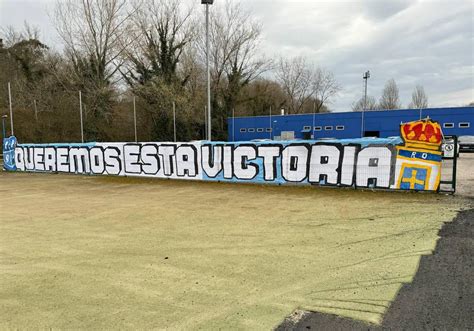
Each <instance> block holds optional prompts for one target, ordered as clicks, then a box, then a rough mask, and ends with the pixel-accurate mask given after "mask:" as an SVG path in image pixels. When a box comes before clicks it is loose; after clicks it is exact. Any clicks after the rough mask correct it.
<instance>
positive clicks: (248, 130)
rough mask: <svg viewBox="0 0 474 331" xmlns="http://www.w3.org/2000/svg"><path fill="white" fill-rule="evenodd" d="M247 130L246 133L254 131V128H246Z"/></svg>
mask: <svg viewBox="0 0 474 331" xmlns="http://www.w3.org/2000/svg"><path fill="white" fill-rule="evenodd" d="M247 132H248V133H254V132H255V128H248V129H247Z"/></svg>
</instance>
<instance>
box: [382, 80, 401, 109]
mask: <svg viewBox="0 0 474 331" xmlns="http://www.w3.org/2000/svg"><path fill="white" fill-rule="evenodd" d="M379 108H380V109H399V108H401V104H400V97H399V91H398V86H397V83H396V82H395V80H394V79H393V78H392V79H390V80H389V81H387V83H386V84H385V87H384V89H383V91H382V96H381V97H380V101H379Z"/></svg>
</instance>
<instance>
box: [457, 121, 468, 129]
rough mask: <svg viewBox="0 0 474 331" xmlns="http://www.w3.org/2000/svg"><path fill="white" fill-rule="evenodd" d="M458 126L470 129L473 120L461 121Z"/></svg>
mask: <svg viewBox="0 0 474 331" xmlns="http://www.w3.org/2000/svg"><path fill="white" fill-rule="evenodd" d="M458 127H459V128H460V129H469V128H470V127H471V122H459V124H458Z"/></svg>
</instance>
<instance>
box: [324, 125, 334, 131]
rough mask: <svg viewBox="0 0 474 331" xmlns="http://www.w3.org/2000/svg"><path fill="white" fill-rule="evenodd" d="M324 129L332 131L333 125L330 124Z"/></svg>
mask: <svg viewBox="0 0 474 331" xmlns="http://www.w3.org/2000/svg"><path fill="white" fill-rule="evenodd" d="M324 130H326V131H332V125H328V126H325V127H324Z"/></svg>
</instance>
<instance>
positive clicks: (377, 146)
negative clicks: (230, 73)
mask: <svg viewBox="0 0 474 331" xmlns="http://www.w3.org/2000/svg"><path fill="white" fill-rule="evenodd" d="M401 132H402V134H401V136H402V137H401V138H386V139H378V138H377V139H372V138H363V139H345V140H324V141H283V142H282V141H279V142H276V141H249V142H238V143H230V142H207V141H200V142H191V143H171V142H158V143H157V142H149V143H86V144H17V143H16V139H15V138H14V137H10V138H9V139H5V141H8V142H7V146H5V142H4V155H10V157H9V158H8V160H7V159H5V166H4V167H5V169H6V170H11V171H26V172H55V173H56V172H57V173H75V174H87V175H116V176H137V177H156V178H171V179H187V180H204V181H222V182H238V183H259V184H263V183H265V184H281V185H284V184H302V185H304V184H306V185H311V184H313V185H323V186H342V187H361V188H381V189H404V190H420V191H425V190H426V191H435V190H437V189H438V187H439V183H440V175H441V160H442V156H441V151H440V149H441V147H440V146H441V140H442V133H441V128H440V127H439V125H438V124H437V123H435V122H431V121H417V122H412V123H407V124H405V125H403V126H402V127H401ZM5 153H7V154H5Z"/></svg>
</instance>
